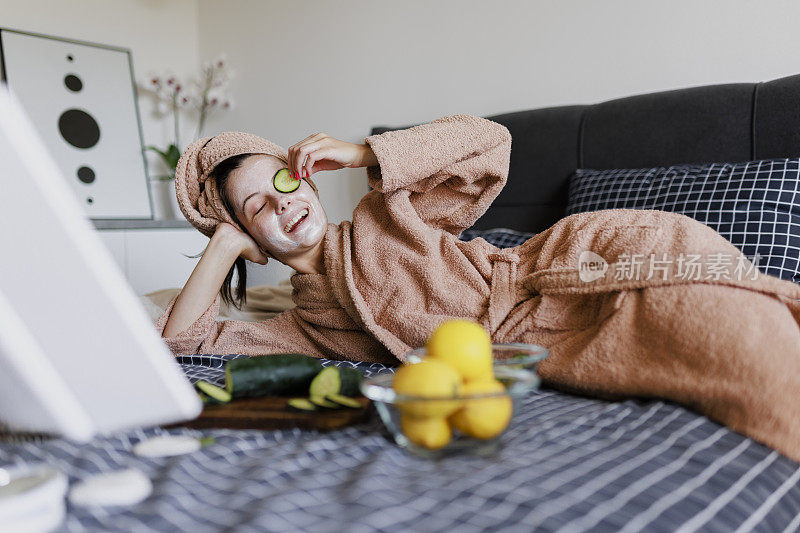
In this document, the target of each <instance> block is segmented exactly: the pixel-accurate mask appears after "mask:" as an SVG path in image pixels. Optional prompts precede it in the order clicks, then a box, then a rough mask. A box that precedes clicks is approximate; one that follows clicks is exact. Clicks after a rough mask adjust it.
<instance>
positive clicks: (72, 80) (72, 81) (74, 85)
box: [64, 74, 83, 92]
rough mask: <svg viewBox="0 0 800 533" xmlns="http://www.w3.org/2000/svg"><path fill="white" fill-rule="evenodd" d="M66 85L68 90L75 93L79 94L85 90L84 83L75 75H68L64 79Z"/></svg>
mask: <svg viewBox="0 0 800 533" xmlns="http://www.w3.org/2000/svg"><path fill="white" fill-rule="evenodd" d="M64 85H66V86H67V89H69V90H70V91H73V92H78V91H80V90H81V89H83V82H82V81H81V79H80V78H79V77H78V76H76V75H75V74H69V75H67V77H65V78H64Z"/></svg>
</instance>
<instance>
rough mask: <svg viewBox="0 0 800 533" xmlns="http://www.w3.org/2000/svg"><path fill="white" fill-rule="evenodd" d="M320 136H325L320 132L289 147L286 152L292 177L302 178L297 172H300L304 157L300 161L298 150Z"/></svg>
mask: <svg viewBox="0 0 800 533" xmlns="http://www.w3.org/2000/svg"><path fill="white" fill-rule="evenodd" d="M320 135H325V134H324V133H322V132H318V133H314V134H312V135H309V136H308V137H306V138H305V139H303V140H302V141H300V142H297V143H295V144H293V145H292V146H290V147H289V150H288V152H289V172H290V173H291V175H292V177H298V178H302V177H303V176H301V175H300V174H299V172H300V171H301V167H302V166H303V163H304V159H305V156H302V159H301V155H300V154H299V151H300V148H302V147H303V145H305V144H307V143H309V142H313V141H314V140H315V139H317V138H318V137H319V136H320Z"/></svg>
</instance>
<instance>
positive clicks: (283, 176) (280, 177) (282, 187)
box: [272, 168, 301, 192]
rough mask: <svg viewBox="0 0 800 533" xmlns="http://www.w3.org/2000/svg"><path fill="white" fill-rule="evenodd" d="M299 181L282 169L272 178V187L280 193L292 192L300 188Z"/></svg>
mask: <svg viewBox="0 0 800 533" xmlns="http://www.w3.org/2000/svg"><path fill="white" fill-rule="evenodd" d="M300 181H301V180H296V179H294V178H293V177H292V175H291V174H289V169H288V168H282V169H280V170H279V171H278V172H276V173H275V177H274V178H272V185H273V186H274V187H275V189H277V190H278V191H280V192H292V191H295V190H297V188H298V187H299V186H300Z"/></svg>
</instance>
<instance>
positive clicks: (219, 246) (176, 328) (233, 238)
mask: <svg viewBox="0 0 800 533" xmlns="http://www.w3.org/2000/svg"><path fill="white" fill-rule="evenodd" d="M248 240H249V241H252V239H250V238H249V237H248V236H247V235H244V234H242V232H240V231H239V230H237V229H236V228H234V227H233V226H231V225H229V224H225V223H222V224H220V225H219V226H217V229H216V231H215V232H214V235H213V236H212V237H211V240H210V241H209V243H208V246H207V247H206V249H205V251H204V252H203V255H202V257H201V258H200V261H199V262H198V263H197V265H196V266H195V267H194V270H193V271H192V274H191V276H189V280H188V281H187V282H186V285H185V286H184V287H183V290H181V292H180V294H179V295H178V297H177V298H176V300H175V302H174V305H173V306H172V312H171V313H170V314H169V320H168V321H167V323H166V326H165V327H164V331H163V333H162V337H174V336H176V335H177V334H178V333H180V332H182V331H184V330H186V329H187V328H188V327H189V326H191V325H192V324H194V323H195V322H196V321H197V319H198V318H200V316H201V315H202V314H203V313H204V312H205V311H206V310H207V309H208V308H209V306H211V304H213V303H214V302H215V298H216V296H217V294H218V293H219V291H220V288H221V287H222V282H223V281H225V276H227V275H228V271H230V269H231V267H232V266H233V263H234V262H235V261H236V258H237V257H239V256H240V255H243V254H246V255H248V258H249V257H253V254H261V252H260V251H259V250H257V246H256V245H255V242H252V243H251V242H248ZM253 247H255V248H256V250H253ZM261 255H262V257H263V254H261ZM253 259H260V258H259V257H257V256H256V257H253ZM258 262H261V261H258ZM263 262H264V263H266V258H265V257H264V261H263Z"/></svg>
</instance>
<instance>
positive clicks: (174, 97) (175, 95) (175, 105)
mask: <svg viewBox="0 0 800 533" xmlns="http://www.w3.org/2000/svg"><path fill="white" fill-rule="evenodd" d="M172 115H173V116H174V117H175V146H176V147H177V148H178V150H180V149H181V145H180V144H179V143H178V139H179V133H178V93H177V92H176V93H173V95H172Z"/></svg>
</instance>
